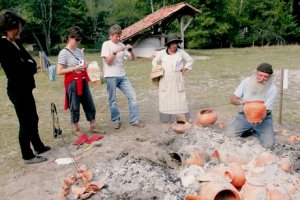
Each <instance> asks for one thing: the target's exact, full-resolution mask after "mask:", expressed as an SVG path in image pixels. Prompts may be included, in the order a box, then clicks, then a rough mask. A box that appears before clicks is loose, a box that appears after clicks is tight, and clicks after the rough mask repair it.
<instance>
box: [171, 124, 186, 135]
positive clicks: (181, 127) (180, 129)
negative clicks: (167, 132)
mask: <svg viewBox="0 0 300 200" xmlns="http://www.w3.org/2000/svg"><path fill="white" fill-rule="evenodd" d="M170 129H171V130H172V131H174V132H175V133H179V134H182V133H185V132H186V130H187V128H186V125H185V124H172V125H171V126H170Z"/></svg>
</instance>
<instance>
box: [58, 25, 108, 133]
mask: <svg viewBox="0 0 300 200" xmlns="http://www.w3.org/2000/svg"><path fill="white" fill-rule="evenodd" d="M82 35H83V34H82V29H81V28H79V27H78V26H73V27H71V28H69V29H68V37H67V40H68V42H67V45H66V47H65V48H63V49H62V50H61V51H60V52H59V54H58V62H57V74H58V75H64V76H65V80H64V86H65V109H66V110H67V109H69V110H70V115H71V123H72V124H73V126H74V128H75V131H76V134H77V135H78V136H80V135H82V131H81V129H80V127H79V119H80V104H81V105H82V107H83V110H84V112H85V116H86V119H87V120H88V121H89V122H90V132H91V133H100V134H104V133H105V132H104V131H102V130H98V129H97V128H96V121H95V117H96V109H95V105H94V101H93V98H92V95H91V92H90V89H89V85H88V82H89V81H90V79H89V76H88V74H87V71H86V69H87V67H88V63H87V62H86V61H85V60H84V55H83V52H82V51H81V50H80V49H79V48H78V45H79V43H80V41H81V39H82Z"/></svg>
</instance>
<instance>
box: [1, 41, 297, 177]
mask: <svg viewBox="0 0 300 200" xmlns="http://www.w3.org/2000/svg"><path fill="white" fill-rule="evenodd" d="M187 51H188V52H189V53H190V54H191V55H192V56H207V57H209V59H207V60H196V61H195V63H194V67H193V70H192V71H190V72H189V73H188V74H187V76H186V77H185V86H186V89H187V95H188V97H187V98H188V101H189V107H190V110H191V114H192V116H195V114H196V113H197V112H198V111H199V110H200V109H203V108H206V107H211V108H213V109H214V110H216V111H217V113H218V114H219V120H224V121H225V122H229V120H231V119H232V117H234V115H235V114H236V112H237V111H238V109H239V108H238V107H235V106H232V105H230V104H229V99H230V97H231V95H232V94H233V92H234V90H235V88H236V87H237V86H238V84H239V83H240V81H241V80H242V79H243V78H244V77H245V76H248V75H250V74H251V73H252V72H253V71H254V70H255V68H256V67H257V66H258V65H259V64H260V63H262V62H269V63H270V64H272V65H273V67H274V70H276V73H275V75H276V76H275V83H276V85H277V86H279V85H280V84H279V83H280V82H279V81H280V80H279V76H278V74H280V73H279V70H280V69H289V70H290V71H291V72H292V71H293V74H294V75H295V74H296V75H297V74H298V76H294V77H291V78H290V80H289V81H290V85H289V89H288V90H285V91H284V102H283V105H284V107H283V116H282V124H283V126H284V127H285V128H287V129H289V131H290V132H291V133H298V134H299V130H300V127H299V124H300V118H299V114H300V105H299V104H300V101H299V100H300V89H299V85H300V84H299V83H300V80H299V79H300V75H299V74H300V73H299V72H300V65H299V63H300V46H298V45H294V46H270V47H250V48H239V49H235V48H232V49H216V50H187ZM86 58H87V60H89V61H93V60H95V61H98V63H99V64H100V66H101V67H102V62H101V61H100V53H93V54H86ZM36 59H37V58H36ZM56 59H57V58H56V57H55V56H53V57H50V60H51V61H56ZM37 60H38V59H37ZM150 70H151V61H150V60H148V59H137V60H136V61H134V62H129V61H126V71H127V73H128V75H129V78H130V80H131V82H132V84H133V87H134V88H135V90H136V93H137V96H138V101H139V105H140V110H141V118H142V119H144V120H145V121H146V122H147V123H157V122H155V121H153V118H154V117H153V116H155V115H157V113H158V111H157V110H158V108H157V104H158V103H157V101H158V100H157V90H156V88H155V87H152V86H150V84H149V83H150V82H149V78H148V77H149V73H150ZM295 70H298V71H297V72H295ZM35 78H36V83H37V88H36V89H35V90H34V95H35V98H36V103H37V110H38V113H39V117H40V121H39V129H40V135H41V138H42V139H43V141H44V142H45V144H48V145H51V146H54V147H55V146H57V145H61V142H60V141H58V140H54V139H53V138H52V119H51V113H50V103H51V102H54V103H56V106H57V108H58V113H59V120H60V124H61V127H62V129H63V134H64V135H65V136H66V140H67V141H69V142H70V141H72V139H74V138H73V136H72V134H71V133H72V128H71V124H70V117H69V113H68V111H64V110H63V99H64V88H63V77H62V76H58V77H57V79H58V80H57V81H56V82H50V81H49V76H48V74H47V72H46V71H43V72H39V73H38V74H37V75H36V76H35ZM0 88H1V91H2V92H1V93H0V105H1V106H0V129H1V132H0V152H1V156H0V161H1V162H2V163H4V162H3V161H4V160H7V162H5V164H1V167H0V177H3V176H5V175H8V174H9V173H10V172H14V171H16V170H20V169H22V162H21V156H20V150H19V144H18V121H17V118H16V115H15V111H14V109H13V106H12V104H11V103H10V101H9V100H8V97H7V94H6V78H5V76H4V74H3V71H2V69H1V70H0ZM91 90H92V93H93V97H94V101H95V104H96V108H97V123H98V124H99V125H100V126H102V127H105V128H106V129H107V130H108V131H111V129H110V128H111V127H110V120H109V118H110V117H109V109H108V103H107V92H106V88H105V85H99V84H96V85H91ZM119 94H120V93H119V92H118V95H119ZM118 102H119V105H120V107H122V111H123V112H127V100H126V99H125V98H124V96H123V95H119V96H118ZM273 113H274V123H275V124H277V125H278V122H277V121H278V117H279V98H278V101H277V102H276V105H275V107H274V112H273ZM81 124H82V126H83V128H84V129H88V123H87V122H86V121H85V117H84V115H82V116H81ZM0 179H1V178H0Z"/></svg>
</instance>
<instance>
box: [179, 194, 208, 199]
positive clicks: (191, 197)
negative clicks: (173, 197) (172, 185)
mask: <svg viewBox="0 0 300 200" xmlns="http://www.w3.org/2000/svg"><path fill="white" fill-rule="evenodd" d="M184 200H208V199H207V198H204V197H200V196H198V195H190V194H189V195H187V196H186V197H185V198H184Z"/></svg>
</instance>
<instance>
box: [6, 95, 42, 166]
mask: <svg viewBox="0 0 300 200" xmlns="http://www.w3.org/2000/svg"><path fill="white" fill-rule="evenodd" d="M7 93H8V97H9V99H10V100H11V102H12V103H13V104H14V107H15V111H16V114H17V116H18V119H19V143H20V147H21V152H22V158H23V159H25V160H29V159H31V158H33V157H34V154H33V151H32V150H31V148H30V143H31V144H32V146H33V148H34V150H35V151H39V150H41V149H43V148H44V144H43V143H42V141H41V139H40V136H39V133H38V132H39V131H38V121H39V118H38V115H37V111H36V106H35V100H34V97H33V94H32V90H28V91H22V92H15V91H8V92H7Z"/></svg>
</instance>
